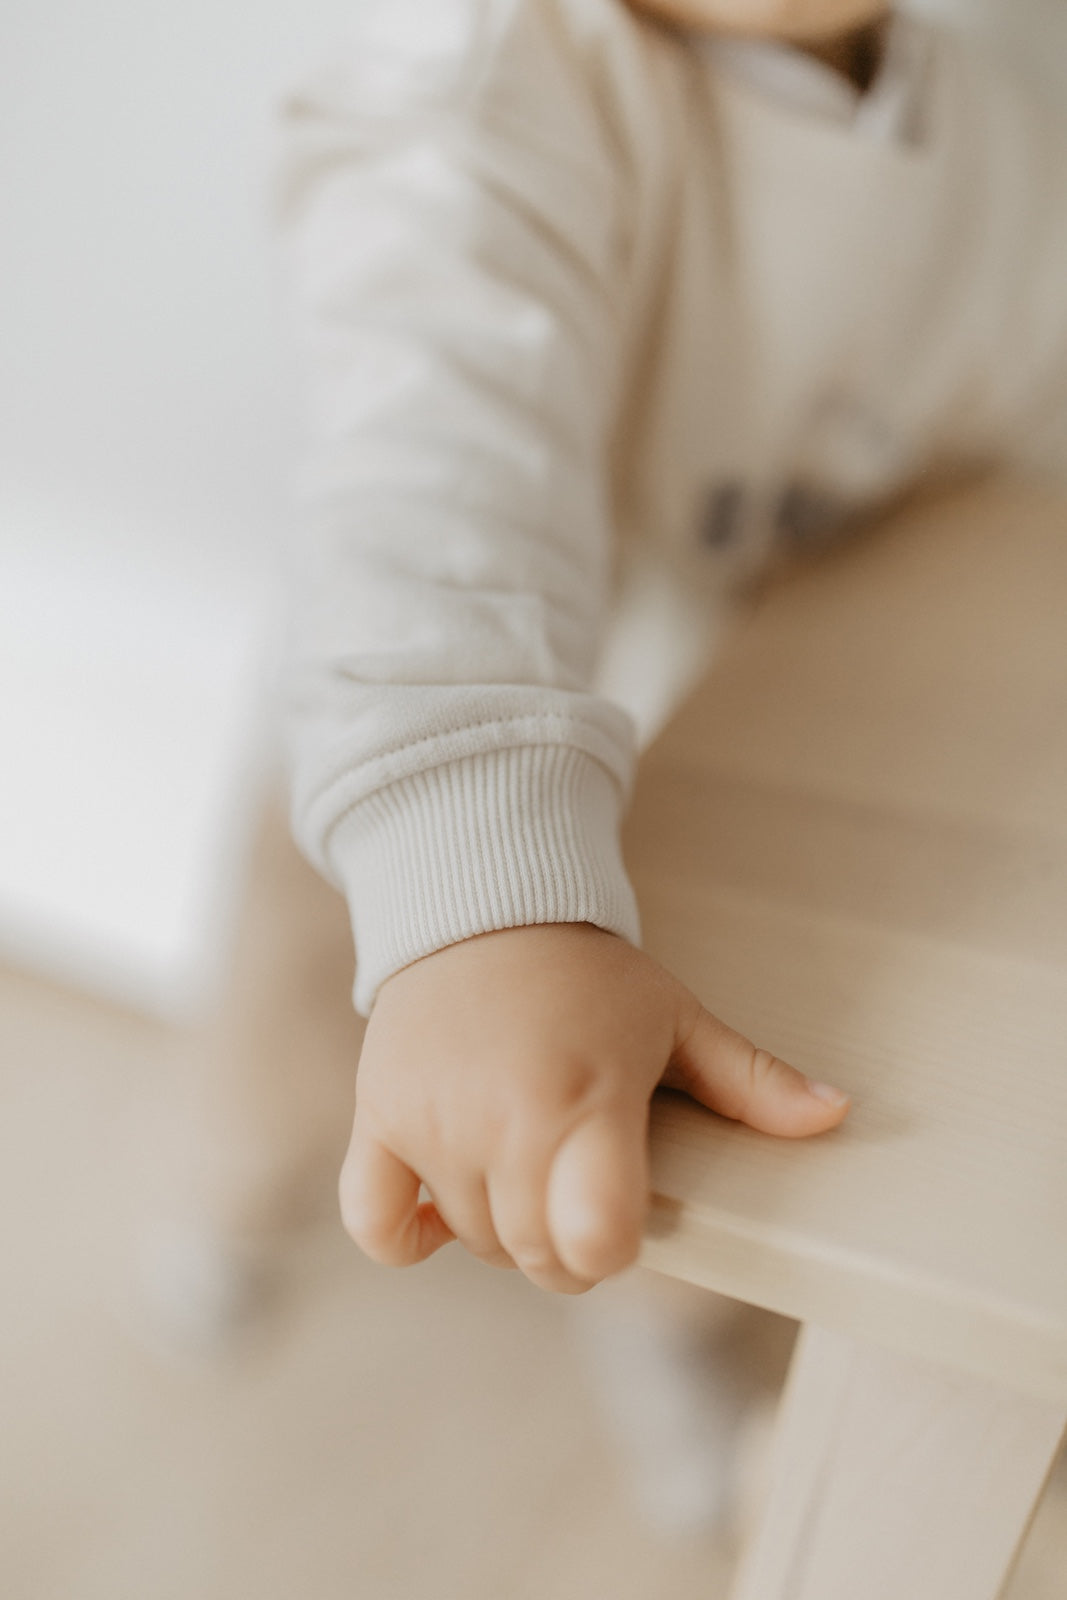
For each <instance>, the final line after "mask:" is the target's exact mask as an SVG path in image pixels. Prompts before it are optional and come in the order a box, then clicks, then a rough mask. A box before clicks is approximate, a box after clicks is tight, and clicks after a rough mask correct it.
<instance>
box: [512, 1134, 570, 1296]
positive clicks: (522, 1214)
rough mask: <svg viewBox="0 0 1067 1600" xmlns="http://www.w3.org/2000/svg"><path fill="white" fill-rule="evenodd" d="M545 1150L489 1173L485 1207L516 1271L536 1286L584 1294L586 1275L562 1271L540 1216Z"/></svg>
mask: <svg viewBox="0 0 1067 1600" xmlns="http://www.w3.org/2000/svg"><path fill="white" fill-rule="evenodd" d="M551 1160H552V1157H551V1154H549V1155H548V1156H546V1157H545V1159H544V1160H542V1161H534V1162H530V1163H527V1164H525V1165H517V1164H516V1163H515V1162H510V1163H509V1164H508V1165H507V1166H506V1167H503V1168H501V1169H500V1170H499V1171H498V1172H495V1173H490V1176H489V1183H488V1192H489V1206H490V1210H491V1212H492V1216H493V1222H494V1225H495V1227H496V1232H497V1237H498V1238H499V1240H500V1242H501V1244H502V1245H503V1247H504V1249H505V1250H506V1251H507V1253H508V1255H509V1256H510V1257H511V1259H512V1261H513V1262H514V1263H515V1265H516V1266H517V1267H518V1268H519V1270H520V1271H521V1272H522V1273H523V1274H524V1275H525V1276H526V1277H527V1278H529V1280H530V1282H531V1283H535V1284H536V1285H537V1287H538V1288H539V1289H548V1290H550V1291H552V1292H553V1293H555V1294H584V1293H585V1291H586V1290H587V1289H589V1288H591V1287H592V1284H591V1282H590V1281H589V1279H587V1278H577V1277H575V1276H574V1274H573V1273H571V1272H568V1271H567V1269H566V1267H564V1265H563V1263H562V1262H561V1261H560V1259H559V1255H558V1253H557V1251H556V1247H555V1245H554V1243H553V1242H552V1235H551V1234H550V1232H549V1228H548V1218H547V1216H546V1215H545V1200H546V1195H547V1191H548V1175H549V1170H550V1167H551Z"/></svg>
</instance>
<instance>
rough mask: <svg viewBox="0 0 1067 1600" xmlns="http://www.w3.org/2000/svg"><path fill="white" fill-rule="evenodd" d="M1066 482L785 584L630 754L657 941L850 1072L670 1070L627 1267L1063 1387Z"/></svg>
mask: <svg viewBox="0 0 1067 1600" xmlns="http://www.w3.org/2000/svg"><path fill="white" fill-rule="evenodd" d="M1065 599H1067V505H1065V503H1064V501H1063V500H1062V499H1059V498H1057V497H1055V496H1054V495H1052V494H1050V493H1048V492H1046V491H1044V490H1041V489H1038V488H1033V487H1022V486H1018V485H1008V484H991V483H984V484H981V485H975V486H971V487H968V488H967V489H965V490H956V491H954V492H952V493H951V494H944V495H940V496H937V497H933V498H930V499H926V500H923V501H918V502H914V503H911V504H909V505H907V506H905V507H903V508H902V509H901V510H899V511H898V512H897V513H896V514H895V515H894V516H892V517H891V518H889V519H888V520H887V523H886V525H885V526H883V527H882V528H880V529H877V530H875V531H874V532H872V533H871V534H869V535H865V536H862V537H860V538H858V539H856V540H855V541H852V542H850V543H849V544H847V545H845V546H843V547H842V548H840V549H839V550H838V551H836V552H834V553H833V554H831V555H829V556H827V557H824V558H823V559H821V560H820V561H819V562H817V563H816V564H814V565H813V566H811V567H808V568H806V569H804V570H803V571H800V572H797V573H794V574H793V575H792V576H790V577H788V578H787V579H786V580H784V581H782V582H779V583H776V584H775V585H773V586H772V587H771V588H770V589H769V590H768V592H767V593H766V594H765V595H764V596H763V598H762V599H761V600H760V601H759V603H758V604H757V606H756V608H755V611H754V614H753V615H752V616H751V617H750V618H749V620H748V621H747V622H746V623H745V624H744V626H742V627H741V628H740V629H739V631H738V633H737V634H736V636H735V637H734V639H733V640H732V642H731V643H730V645H729V646H728V648H727V650H726V652H725V654H724V656H723V657H722V659H721V660H720V662H719V663H718V665H717V667H716V669H715V670H714V672H713V673H712V674H711V676H710V678H709V679H708V681H707V682H706V683H705V684H704V685H703V687H702V688H701V689H700V690H699V691H698V692H697V693H696V694H695V695H694V696H693V698H692V699H691V701H690V703H689V704H688V705H687V706H686V707H685V708H684V709H683V711H682V713H681V714H680V715H679V716H678V718H676V720H675V721H674V722H673V723H672V725H671V727H670V728H669V729H668V731H667V732H666V734H665V735H664V736H663V737H662V739H661V740H660V741H659V742H658V744H657V745H656V746H654V747H653V749H652V751H651V752H650V753H649V755H648V757H647V758H646V762H645V766H644V769H643V772H642V775H641V779H640V781H639V784H638V791H637V795H636V798H635V804H634V807H633V811H632V816H631V821H630V826H629V832H628V840H627V853H628V858H629V860H630V863H631V866H632V869H633V872H634V876H635V879H636V882H637V887H638V893H639V898H640V901H641V905H642V911H643V917H644V924H645V939H646V945H647V947H648V948H649V949H650V950H651V951H652V953H653V954H655V955H656V956H657V957H658V958H659V959H660V960H662V961H663V962H664V963H665V964H666V965H667V966H668V967H670V968H671V970H673V971H674V972H676V973H677V974H678V975H679V976H680V977H682V978H683V979H684V980H685V981H686V982H687V983H688V984H689V985H690V986H691V987H693V988H694V989H695V990H696V991H697V992H698V993H699V994H700V995H701V997H702V999H703V1000H704V1001H705V1003H706V1004H708V1005H709V1006H710V1007H711V1008H712V1009H713V1010H715V1011H716V1012H718V1013H719V1014H720V1015H722V1016H723V1017H724V1018H725V1019H727V1020H728V1021H730V1022H731V1023H733V1024H734V1025H736V1026H737V1027H740V1028H742V1029H743V1030H745V1031H746V1032H748V1033H750V1034H751V1036H752V1037H754V1038H755V1039H756V1040H757V1041H758V1042H759V1043H760V1044H762V1045H764V1046H766V1047H768V1048H770V1049H772V1050H774V1051H776V1052H777V1053H778V1054H780V1055H783V1056H785V1057H787V1058H788V1059H790V1060H792V1061H793V1062H794V1063H795V1064H796V1065H798V1066H799V1067H801V1068H802V1069H803V1070H805V1071H808V1072H810V1073H812V1074H813V1075H815V1076H818V1077H822V1078H828V1079H830V1080H831V1081H833V1082H836V1083H840V1084H841V1085H842V1086H844V1087H845V1088H847V1089H849V1090H850V1091H851V1092H852V1093H853V1094H854V1097H855V1107H854V1110H853V1112H852V1114H851V1115H850V1117H849V1119H848V1121H847V1123H846V1124H845V1126H844V1127H843V1128H842V1129H841V1130H839V1131H838V1132H836V1133H834V1134H832V1135H829V1136H827V1137H824V1138H822V1139H819V1140H815V1141H811V1142H808V1143H803V1144H790V1143H787V1142H784V1141H777V1140H774V1139H771V1138H768V1137H766V1136H761V1135H758V1134H755V1133H751V1132H749V1131H748V1130H746V1129H743V1128H740V1127H738V1126H736V1125H732V1124H729V1123H726V1122H724V1121H722V1120H720V1119H718V1118H716V1117H714V1116H712V1115H711V1114H710V1113H707V1112H704V1111H702V1110H701V1109H700V1108H698V1107H696V1106H694V1105H692V1104H691V1103H689V1102H687V1101H684V1100H682V1099H680V1098H679V1097H671V1096H665V1097H663V1098H662V1100H661V1101H660V1102H659V1103H658V1105H657V1107H656V1108H655V1110H654V1115H653V1183H654V1190H655V1193H656V1202H655V1206H654V1209H653V1216H652V1221H651V1224H650V1228H649V1235H648V1238H647V1242H646V1247H645V1253H644V1259H645V1262H646V1264H648V1265H650V1266H653V1267H655V1268H658V1269H660V1270H662V1271H665V1272H668V1273H670V1274H672V1275H675V1276H677V1277H681V1278H687V1279H689V1280H690V1281H693V1282H697V1283H701V1284H704V1285H705V1286H707V1287H709V1288H714V1289H719V1290H722V1291H724V1292H725V1293H728V1294H731V1295H734V1296H736V1297H737V1298H740V1299H744V1300H748V1301H751V1302H753V1303H755V1304H760V1305H766V1306H770V1307H772V1308H773V1309H775V1310H779V1311H783V1312H786V1313H787V1314H789V1315H792V1316H795V1317H799V1318H801V1319H803V1320H805V1321H811V1322H815V1323H819V1324H822V1325H824V1326H825V1327H828V1328H832V1329H837V1330H840V1331H842V1332H844V1333H847V1334H851V1335H855V1336H858V1337H860V1338H869V1339H873V1340H876V1341H879V1342H881V1343H884V1344H888V1345H893V1346H896V1347H897V1348H899V1349H900V1350H903V1351H906V1352H910V1353H911V1354H913V1355H915V1356H920V1357H923V1358H929V1359H932V1360H938V1361H943V1362H946V1363H948V1364H949V1365H951V1366H953V1367H955V1368H958V1369H960V1370H961V1371H963V1372H968V1373H970V1374H972V1375H975V1376H977V1377H979V1378H986V1379H992V1380H995V1381H999V1382H1001V1383H1004V1384H1008V1385H1010V1386H1012V1387H1015V1388H1018V1389H1021V1390H1024V1391H1027V1392H1029V1393H1030V1394H1032V1395H1034V1396H1037V1397H1039V1398H1042V1399H1045V1400H1047V1401H1051V1402H1053V1403H1054V1405H1057V1406H1064V1405H1067V621H1065V613H1067V605H1065Z"/></svg>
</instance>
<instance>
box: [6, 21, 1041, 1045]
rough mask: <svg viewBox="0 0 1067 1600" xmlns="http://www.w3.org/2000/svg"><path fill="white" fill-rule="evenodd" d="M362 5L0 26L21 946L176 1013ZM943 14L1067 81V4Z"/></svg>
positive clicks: (230, 767) (55, 966) (239, 823)
mask: <svg viewBox="0 0 1067 1600" xmlns="http://www.w3.org/2000/svg"><path fill="white" fill-rule="evenodd" d="M366 3H367V0H300V3H298V0H259V3H257V4H255V5H253V4H250V3H244V0H182V3H181V4H180V5H170V6H162V7H160V6H145V5H144V4H143V3H140V4H135V3H134V0H5V5H4V14H3V19H2V23H0V46H2V48H0V195H2V201H3V210H2V217H3V222H2V227H0V285H2V293H0V956H4V957H6V958H7V959H9V960H13V961H17V962H22V963H29V964H33V965H36V966H39V967H41V968H42V969H44V970H46V971H48V972H52V973H55V974H58V975H60V976H62V977H65V978H69V979H72V980H74V981H77V982H81V983H88V984H91V985H94V986H96V987H97V988H99V989H101V990H102V991H104V992H106V993H109V994H112V995H117V996H119V997H120V998H122V999H125V1000H127V1001H129V1002H131V1003H133V1004H136V1005H140V1006H144V1007H147V1008H149V1009H154V1010H157V1011H161V1012H164V1013H168V1014H174V1015H188V1014H190V1013H191V1012H195V1011H196V1010H197V1009H199V1008H202V1007H203V1006H204V1005H205V1004H207V1003H209V1001H210V998H211V995H212V993H213V989H214V985H215V983H216V980H217V978H218V975H219V973H220V971H221V969H222V964H223V959H224V953H225V946H226V932H227V927H228V919H229V913H230V909H231V907H232V903H233V895H234V891H235V887H236V885H237V883H238V881H239V875H240V866H241V861H242V854H243V849H244V844H245V839H246V836H247V832H248V825H249V819H250V817H251V815H252V810H253V806H254V794H255V791H256V785H257V782H259V781H260V779H259V777H258V774H259V772H260V770H261V768H262V763H263V750H264V743H265V737H264V725H265V719H264V706H265V703H266V701H267V698H268V696H267V691H266V688H265V684H266V681H267V679H268V677H269V664H270V661H271V657H272V641H273V638H274V632H275V624H274V615H275V611H274V593H275V584H274V576H275V570H276V565H275V563H276V555H275V552H276V549H277V543H278V536H279V534H280V532H281V529H282V527H283V525H284V521H285V517H286V485H287V476H286V474H287V465H288V463H289V462H290V461H291V459H292V437H293V421H292V417H291V415H290V409H289V405H288V399H287V397H288V388H289V386H288V384H287V382H286V375H285V363H284V359H283V357H282V355H281V354H280V345H281V342H282V341H281V339H280V337H279V335H278V333H277V327H276V325H277V317H276V310H277V306H276V293H275V269H274V258H273V255H272V250H271V245H270V240H269V228H268V209H269V208H268V189H269V183H268V174H269V170H270V162H271V138H272V107H273V105H274V103H275V101H276V100H277V98H278V96H279V95H280V93H281V92H282V89H283V88H284V86H285V85H286V84H288V83H290V82H292V81H293V80H294V79H296V78H298V77H299V75H300V73H301V71H302V69H303V67H304V65H305V64H307V63H310V62H311V61H313V60H314V59H315V58H316V57H318V56H319V55H320V54H321V53H322V52H323V51H324V50H325V49H326V47H327V44H328V41H329V40H330V38H331V37H333V36H334V35H335V34H337V33H339V32H343V30H344V26H345V21H346V17H349V16H351V14H352V11H353V9H354V8H356V7H358V6H359V5H360V4H366ZM432 3H433V0H427V4H432ZM926 3H927V6H928V8H932V9H936V10H938V11H940V12H944V13H947V14H954V15H962V16H963V17H964V18H965V19H969V20H971V21H973V22H976V23H977V24H978V25H979V26H982V27H985V28H991V29H993V30H994V31H995V32H999V33H1000V34H1001V35H1002V36H1003V37H1004V38H1005V39H1006V40H1007V41H1008V42H1009V44H1011V46H1012V48H1018V49H1020V50H1021V51H1022V52H1023V53H1024V54H1029V55H1031V56H1032V57H1033V58H1034V60H1035V61H1036V63H1037V65H1038V70H1039V71H1040V72H1042V73H1043V74H1044V76H1045V79H1046V81H1047V82H1048V83H1049V84H1050V86H1052V87H1053V92H1055V93H1058V94H1059V95H1060V96H1061V97H1067V0H926ZM1065 292H1067V291H1065ZM267 720H269V719H267ZM266 742H267V743H269V737H268V738H267V739H266Z"/></svg>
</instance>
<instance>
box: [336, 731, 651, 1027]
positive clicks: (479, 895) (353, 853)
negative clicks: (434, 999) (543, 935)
mask: <svg viewBox="0 0 1067 1600" xmlns="http://www.w3.org/2000/svg"><path fill="white" fill-rule="evenodd" d="M621 806H622V793H621V790H620V787H619V784H618V782H617V780H616V779H615V778H614V777H612V775H611V774H610V773H609V772H608V771H607V769H606V768H605V767H603V766H602V765H601V764H600V762H599V761H596V760H595V759H594V758H593V757H591V756H588V755H586V754H585V753H584V752H583V751H581V750H576V749H574V748H573V747H572V746H569V745H520V746H517V747H514V748H511V749H503V750H491V751H487V752H483V753H480V754H478V755H473V756H466V757H463V758H462V759H460V760H457V761H451V762H448V763H446V764H445V765H442V766H438V767H433V768H431V769H429V770H428V771H426V772H418V773H415V774H413V775H411V776H410V777H406V778H403V779H401V780H399V781H398V782H396V783H392V784H389V785H388V786H387V787H385V788H383V789H379V790H377V791H376V792H375V793H374V794H372V795H369V796H368V797H367V798H366V799H364V800H361V801H360V802H359V804H358V805H356V806H354V807H353V809H352V810H351V811H350V812H348V814H347V815H346V816H345V817H344V818H343V819H342V820H341V822H340V823H339V824H338V825H337V827H336V828H335V830H334V832H333V834H332V837H331V839H330V843H329V849H328V854H329V858H330V864H331V867H332V869H333V872H334V873H335V875H336V876H337V878H338V879H339V880H340V881H341V883H342V885H343V887H344V890H345V893H346V895H347V897H348V904H349V909H350V912H351V916H352V930H353V933H354V935H355V943H356V985H355V1003H356V1009H357V1010H359V1011H361V1012H363V1013H364V1014H367V1013H368V1012H369V1011H370V1008H371V1006H372V1004H373V1002H374V997H375V995H376V994H377V992H378V989H379V988H380V986H381V985H382V984H383V983H384V982H385V980H386V978H388V977H391V976H392V974H393V973H394V972H398V971H399V970H400V968H401V967H406V966H408V965H409V964H410V963H411V962H412V961H416V960H418V958H419V957H420V956H425V955H429V954H430V953H431V952H432V951H434V950H440V949H443V948H444V946H445V945H450V944H456V943H458V942H459V941H460V940H461V939H469V938H471V937H473V936H474V935H475V934H478V933H489V932H491V931H493V930H494V929H499V928H516V927H524V926H527V925H529V924H532V923H545V922H591V923H594V924H595V925H596V926H597V927H599V928H605V929H607V930H608V931H609V932H611V933H617V934H620V935H621V936H622V937H623V938H625V939H629V940H630V941H631V942H632V943H635V944H636V943H637V942H638V939H639V937H640V929H639V923H638V917H637V905H636V901H635V899H634V893H633V890H632V888H631V886H630V882H629V879H628V878H627V876H626V870H625V868H624V866H623V862H622V855H621V852H620V849H619V822H620V811H621Z"/></svg>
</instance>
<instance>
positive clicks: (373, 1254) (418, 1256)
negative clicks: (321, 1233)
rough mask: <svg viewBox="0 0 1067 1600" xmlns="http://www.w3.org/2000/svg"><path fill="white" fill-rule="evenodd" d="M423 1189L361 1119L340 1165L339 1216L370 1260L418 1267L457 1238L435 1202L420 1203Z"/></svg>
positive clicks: (416, 1178) (408, 1168) (390, 1264)
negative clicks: (368, 1130)
mask: <svg viewBox="0 0 1067 1600" xmlns="http://www.w3.org/2000/svg"><path fill="white" fill-rule="evenodd" d="M419 1188H420V1182H419V1178H418V1176H417V1174H416V1173H414V1172H412V1170H411V1168H410V1167H409V1166H408V1165H407V1164H406V1163H405V1162H403V1161H401V1160H400V1158H399V1156H396V1155H394V1154H393V1152H392V1151H391V1150H389V1149H387V1148H386V1147H385V1145H383V1144H379V1142H378V1140H377V1139H374V1138H372V1137H371V1136H370V1135H368V1134H365V1133H364V1132H363V1129H362V1126H361V1124H360V1122H359V1120H358V1119H357V1121H356V1125H355V1128H354V1129H353V1131H352V1143H351V1144H350V1145H349V1147H348V1154H347V1156H346V1157H345V1162H344V1166H343V1167H342V1169H341V1181H340V1186H339V1189H340V1199H341V1216H342V1219H343V1221H344V1225H345V1228H346V1230H347V1231H348V1233H350V1234H351V1236H352V1238H353V1239H354V1240H355V1241H356V1243H357V1244H358V1245H359V1247H360V1249H361V1250H363V1251H364V1252H365V1253H366V1254H367V1255H368V1256H370V1258H371V1260H372V1261H379V1262H381V1264H382V1265H383V1266H387V1267H410V1266H414V1264H415V1263H416V1262H417V1261H425V1259H426V1257H427V1256H432V1255H433V1253H434V1251H435V1250H439V1249H440V1248H441V1246H442V1245H443V1244H448V1243H449V1241H450V1240H451V1239H452V1238H453V1237H454V1235H453V1233H452V1230H451V1228H449V1226H448V1224H447V1223H446V1222H445V1221H444V1219H443V1218H442V1217H441V1216H440V1214H439V1213H438V1210H437V1207H436V1206H435V1205H433V1204H432V1203H431V1202H424V1203H422V1204H420V1202H419Z"/></svg>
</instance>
